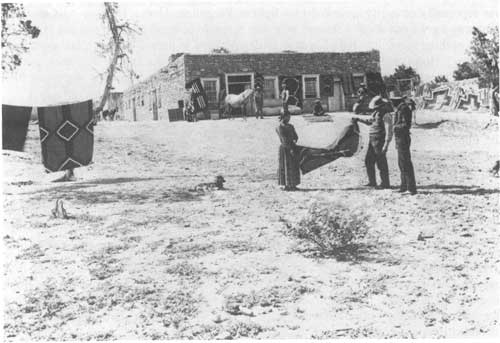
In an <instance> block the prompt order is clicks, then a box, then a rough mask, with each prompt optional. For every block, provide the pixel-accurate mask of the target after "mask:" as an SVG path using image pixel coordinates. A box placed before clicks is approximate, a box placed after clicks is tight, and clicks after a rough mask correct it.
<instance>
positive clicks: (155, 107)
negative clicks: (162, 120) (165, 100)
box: [153, 89, 158, 120]
mask: <svg viewBox="0 0 500 343" xmlns="http://www.w3.org/2000/svg"><path fill="white" fill-rule="evenodd" d="M153 120H158V99H157V97H156V89H155V90H153Z"/></svg>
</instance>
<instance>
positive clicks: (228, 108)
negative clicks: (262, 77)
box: [223, 89, 254, 120]
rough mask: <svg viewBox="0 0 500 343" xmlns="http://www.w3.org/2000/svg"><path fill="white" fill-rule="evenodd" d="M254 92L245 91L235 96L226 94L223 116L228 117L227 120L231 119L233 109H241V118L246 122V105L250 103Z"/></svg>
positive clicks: (251, 90) (250, 90)
mask: <svg viewBox="0 0 500 343" xmlns="http://www.w3.org/2000/svg"><path fill="white" fill-rule="evenodd" d="M253 92H254V90H253V89H245V90H244V91H243V92H242V93H240V94H238V95H236V94H228V95H226V97H225V98H224V104H223V106H224V115H226V116H229V118H231V119H232V118H233V109H235V108H241V114H242V115H243V118H245V120H246V104H248V102H249V101H250V99H251V97H252V95H253Z"/></svg>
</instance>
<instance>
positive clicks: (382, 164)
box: [365, 136, 390, 187]
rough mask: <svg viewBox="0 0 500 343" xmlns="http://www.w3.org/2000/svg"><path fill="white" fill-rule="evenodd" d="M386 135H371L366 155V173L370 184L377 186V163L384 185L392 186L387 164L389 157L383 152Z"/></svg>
mask: <svg viewBox="0 0 500 343" xmlns="http://www.w3.org/2000/svg"><path fill="white" fill-rule="evenodd" d="M384 143H385V139H384V137H383V136H382V137H373V136H370V142H369V145H368V151H367V152H366V157H365V166H366V173H367V174H368V182H369V183H370V185H372V186H375V185H376V184H377V180H376V177H375V164H376V165H377V168H378V170H379V172H380V180H381V184H380V185H381V186H382V187H390V182H389V167H388V166H387V158H386V156H385V153H383V152H382V148H383V147H384Z"/></svg>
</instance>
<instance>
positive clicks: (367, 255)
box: [294, 244, 401, 265]
mask: <svg viewBox="0 0 500 343" xmlns="http://www.w3.org/2000/svg"><path fill="white" fill-rule="evenodd" d="M388 250H389V247H387V246H384V244H378V245H368V244H351V245H348V246H345V247H342V248H338V249H335V250H331V251H321V250H320V249H318V248H317V247H315V246H314V245H312V244H301V245H300V246H299V247H297V248H295V249H294V252H297V253H300V254H301V255H303V256H304V257H307V258H316V259H331V258H333V259H335V260H337V261H339V262H350V263H354V264H357V263H362V262H371V263H382V264H388V265H397V264H400V263H401V261H400V260H399V259H398V258H395V257H394V256H392V255H391V254H389V253H388V252H387V251H388Z"/></svg>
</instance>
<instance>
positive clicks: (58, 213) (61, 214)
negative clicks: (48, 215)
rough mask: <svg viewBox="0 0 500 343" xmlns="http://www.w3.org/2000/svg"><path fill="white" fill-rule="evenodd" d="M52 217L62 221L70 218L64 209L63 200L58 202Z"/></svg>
mask: <svg viewBox="0 0 500 343" xmlns="http://www.w3.org/2000/svg"><path fill="white" fill-rule="evenodd" d="M52 217H54V218H61V219H68V218H69V217H68V214H67V213H66V210H65V209H64V206H63V201H62V200H60V199H57V200H56V207H55V208H54V209H53V210H52Z"/></svg>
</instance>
